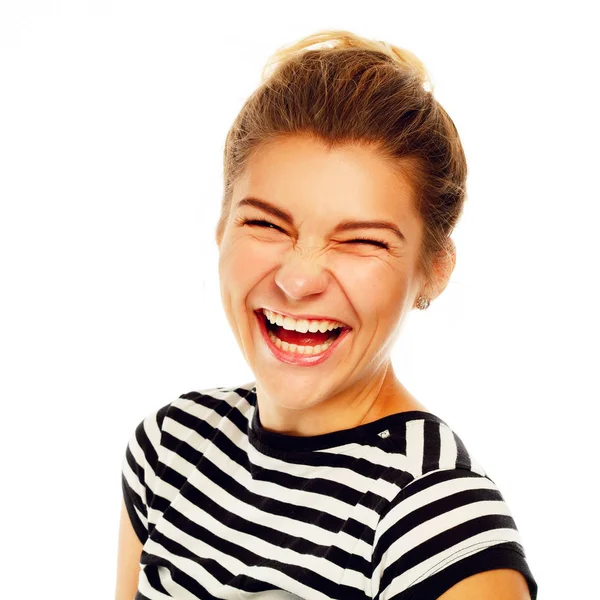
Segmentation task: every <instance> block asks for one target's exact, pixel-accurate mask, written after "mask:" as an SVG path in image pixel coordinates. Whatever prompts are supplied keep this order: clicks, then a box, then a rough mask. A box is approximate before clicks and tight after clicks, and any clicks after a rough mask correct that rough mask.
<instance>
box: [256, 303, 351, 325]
mask: <svg viewBox="0 0 600 600" xmlns="http://www.w3.org/2000/svg"><path fill="white" fill-rule="evenodd" d="M263 310H270V311H271V312H274V313H277V314H279V315H283V316H284V317H290V318H291V319H296V321H299V320H300V319H306V320H307V321H334V322H336V323H341V324H342V325H343V326H344V327H347V328H348V329H352V327H350V325H346V323H344V322H343V321H341V320H340V319H336V318H335V317H323V316H320V315H292V314H291V313H286V312H284V311H281V310H275V309H274V308H267V307H266V306H263V307H262V308H258V309H256V310H255V311H254V312H258V313H260V314H261V315H263V314H264V313H263V312H262V311H263Z"/></svg>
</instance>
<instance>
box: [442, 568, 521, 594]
mask: <svg viewBox="0 0 600 600" xmlns="http://www.w3.org/2000/svg"><path fill="white" fill-rule="evenodd" d="M482 598H486V599H489V600H531V596H530V594H529V587H528V586H527V582H526V581H525V577H523V575H522V574H521V573H519V571H514V570H512V569H496V570H494V571H485V572H484V573H477V574H476V575H471V577H467V578H466V579H463V580H462V581H459V582H458V583H457V584H456V585H453V586H452V587H451V588H450V589H449V590H448V591H447V592H446V593H444V594H442V595H441V596H440V597H439V600H481V599H482Z"/></svg>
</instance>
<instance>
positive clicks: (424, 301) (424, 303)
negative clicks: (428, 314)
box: [417, 296, 431, 310]
mask: <svg viewBox="0 0 600 600" xmlns="http://www.w3.org/2000/svg"><path fill="white" fill-rule="evenodd" d="M430 304H431V301H430V300H429V298H427V297H425V296H419V298H418V299H417V308H418V309H419V310H427V308H428V307H429V305H430Z"/></svg>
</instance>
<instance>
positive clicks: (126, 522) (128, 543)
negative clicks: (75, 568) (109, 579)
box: [115, 501, 142, 600]
mask: <svg viewBox="0 0 600 600" xmlns="http://www.w3.org/2000/svg"><path fill="white" fill-rule="evenodd" d="M141 554H142V542H140V540H139V539H138V536H137V534H136V533H135V531H134V529H133V526H132V525H131V521H130V519H129V515H128V514H127V509H126V507H125V502H124V501H121V521H120V525H119V547H118V559H117V588H116V592H115V600H133V599H134V597H135V595H136V592H137V587H138V577H139V573H140V556H141Z"/></svg>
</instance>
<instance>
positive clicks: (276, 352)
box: [254, 310, 352, 367]
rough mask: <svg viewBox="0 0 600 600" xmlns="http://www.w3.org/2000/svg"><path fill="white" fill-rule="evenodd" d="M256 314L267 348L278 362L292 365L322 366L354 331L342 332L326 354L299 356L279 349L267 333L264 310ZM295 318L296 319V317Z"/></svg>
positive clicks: (345, 330)
mask: <svg viewBox="0 0 600 600" xmlns="http://www.w3.org/2000/svg"><path fill="white" fill-rule="evenodd" d="M274 312H276V311H274ZM254 314H255V315H256V319H257V320H258V326H259V328H260V332H261V334H262V336H263V339H264V340H265V343H266V344H267V348H268V349H269V351H270V352H271V354H272V355H273V356H274V357H275V358H276V359H277V360H279V361H281V362H284V363H288V364H290V365H297V366H305V367H312V366H315V365H320V364H321V363H322V362H324V361H326V360H327V359H328V358H329V357H330V356H331V355H332V354H333V352H334V350H335V349H336V348H337V347H338V346H339V345H340V344H341V342H342V341H343V340H344V338H345V337H346V336H347V335H348V334H349V333H350V331H352V329H351V328H350V327H348V328H344V329H343V330H342V332H341V333H340V335H339V336H338V337H337V338H336V340H335V341H334V342H333V343H332V344H331V346H329V348H327V350H325V352H321V353H320V354H317V355H314V354H308V355H306V354H298V353H297V352H286V351H285V350H282V349H281V348H278V347H277V346H276V345H275V344H274V343H273V342H272V341H271V338H270V337H269V334H268V332H267V326H266V322H265V321H266V317H265V315H264V314H263V312H262V310H257V311H254ZM281 314H284V313H281ZM288 316H291V315H288ZM294 318H296V317H294ZM300 318H302V317H300ZM331 320H333V319H331ZM340 322H341V321H340Z"/></svg>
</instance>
